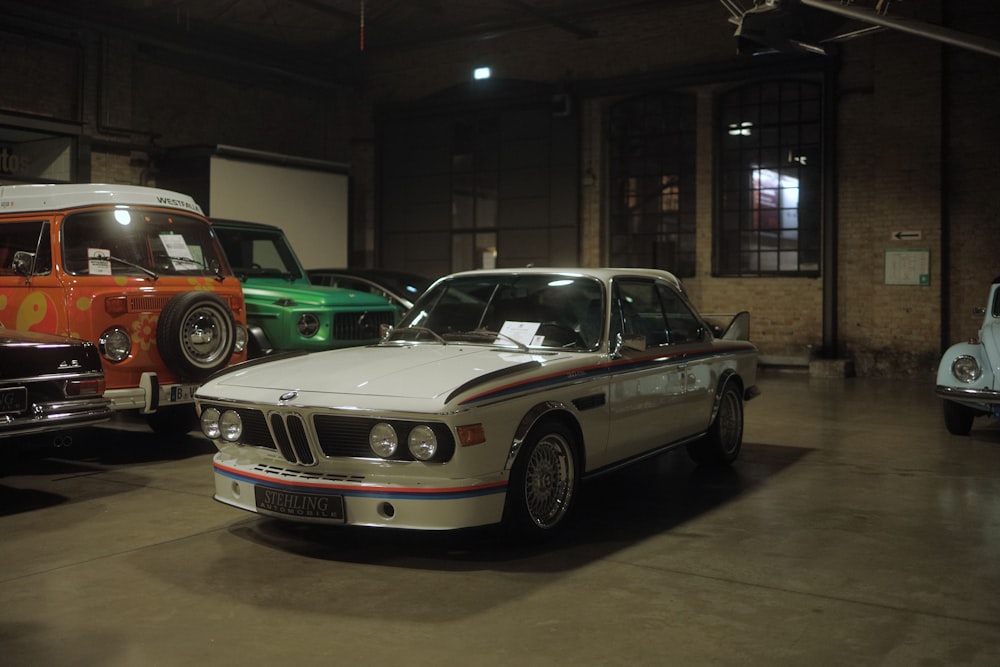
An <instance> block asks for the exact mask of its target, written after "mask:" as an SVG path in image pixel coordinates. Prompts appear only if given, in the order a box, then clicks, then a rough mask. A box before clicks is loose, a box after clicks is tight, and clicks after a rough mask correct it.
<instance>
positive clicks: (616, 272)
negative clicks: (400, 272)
mask: <svg viewBox="0 0 1000 667" xmlns="http://www.w3.org/2000/svg"><path fill="white" fill-rule="evenodd" d="M532 273H534V274H547V275H551V274H553V273H555V274H559V275H566V276H588V277H591V278H597V279H598V280H601V281H605V282H606V281H608V280H610V279H611V278H615V277H621V276H645V277H648V278H662V279H663V280H666V281H668V282H670V283H672V284H674V285H675V286H676V287H677V288H678V289H683V288H682V287H681V281H680V280H679V279H678V278H677V277H676V276H675V275H674V274H672V273H670V272H669V271H664V270H662V269H643V268H634V267H628V268H625V267H622V268H615V267H601V268H594V269H588V268H583V267H558V266H556V267H541V266H529V267H521V268H510V269H476V270H474V271H462V272H460V273H453V274H451V275H450V276H448V277H449V278H453V277H455V276H476V275H484V274H488V275H497V274H507V275H524V274H532Z"/></svg>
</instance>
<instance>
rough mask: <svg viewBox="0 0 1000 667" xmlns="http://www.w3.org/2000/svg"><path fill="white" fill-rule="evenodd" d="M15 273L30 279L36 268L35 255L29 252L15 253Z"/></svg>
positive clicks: (20, 251)
mask: <svg viewBox="0 0 1000 667" xmlns="http://www.w3.org/2000/svg"><path fill="white" fill-rule="evenodd" d="M11 268H13V269H14V273H17V274H19V275H22V276H24V277H25V278H27V277H29V276H30V275H31V273H32V271H33V270H34V268H35V253H33V252H28V251H27V250H18V251H17V252H15V253H14V261H13V263H12V264H11Z"/></svg>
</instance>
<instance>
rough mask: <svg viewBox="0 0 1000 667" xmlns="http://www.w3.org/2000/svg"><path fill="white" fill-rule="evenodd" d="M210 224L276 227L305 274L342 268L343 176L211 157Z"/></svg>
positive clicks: (344, 232) (344, 231)
mask: <svg viewBox="0 0 1000 667" xmlns="http://www.w3.org/2000/svg"><path fill="white" fill-rule="evenodd" d="M210 169H211V174H210V179H211V184H212V187H211V192H210V195H209V198H210V202H209V205H208V210H209V211H211V215H212V217H213V218H219V219H227V220H244V221H248V222H263V223H266V224H269V225H276V226H278V227H281V228H282V229H284V230H285V234H286V235H287V236H288V240H289V242H290V243H291V244H292V247H293V248H294V249H295V254H296V255H298V256H299V261H301V262H302V265H303V267H305V268H306V269H318V268H324V267H341V266H347V250H348V238H347V174H343V173H337V172H331V171H323V170H318V169H307V168H303V167H296V166H289V165H282V164H271V163H267V162H252V161H247V160H236V159H232V158H227V157H220V156H212V158H211V164H210Z"/></svg>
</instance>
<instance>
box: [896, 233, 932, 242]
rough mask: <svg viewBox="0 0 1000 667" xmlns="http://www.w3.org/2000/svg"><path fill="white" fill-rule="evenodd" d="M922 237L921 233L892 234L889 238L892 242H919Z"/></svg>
mask: <svg viewBox="0 0 1000 667" xmlns="http://www.w3.org/2000/svg"><path fill="white" fill-rule="evenodd" d="M923 236H924V235H923V233H922V232H893V233H892V235H891V236H890V238H891V239H892V240H893V241H919V240H920V239H922V238H923Z"/></svg>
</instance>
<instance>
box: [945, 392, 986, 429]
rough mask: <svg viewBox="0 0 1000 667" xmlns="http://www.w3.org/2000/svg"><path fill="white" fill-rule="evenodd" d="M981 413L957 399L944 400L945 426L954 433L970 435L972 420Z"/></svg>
mask: <svg viewBox="0 0 1000 667" xmlns="http://www.w3.org/2000/svg"><path fill="white" fill-rule="evenodd" d="M977 414H979V413H978V411H976V410H974V409H972V408H970V407H969V406H967V405H962V404H961V403H956V402H955V401H947V400H946V401H945V402H944V427H945V428H946V429H948V433H951V434H952V435H969V433H970V432H971V431H972V421H973V420H974V419H975V418H976V415H977Z"/></svg>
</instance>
